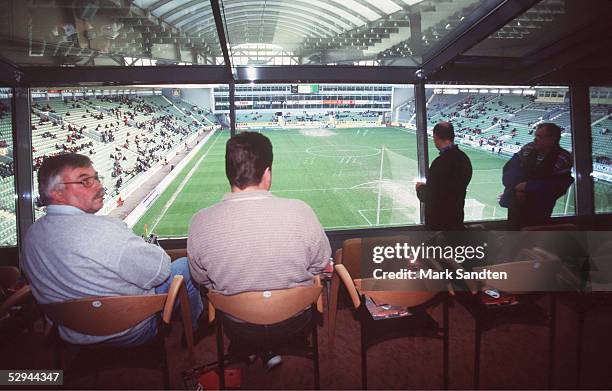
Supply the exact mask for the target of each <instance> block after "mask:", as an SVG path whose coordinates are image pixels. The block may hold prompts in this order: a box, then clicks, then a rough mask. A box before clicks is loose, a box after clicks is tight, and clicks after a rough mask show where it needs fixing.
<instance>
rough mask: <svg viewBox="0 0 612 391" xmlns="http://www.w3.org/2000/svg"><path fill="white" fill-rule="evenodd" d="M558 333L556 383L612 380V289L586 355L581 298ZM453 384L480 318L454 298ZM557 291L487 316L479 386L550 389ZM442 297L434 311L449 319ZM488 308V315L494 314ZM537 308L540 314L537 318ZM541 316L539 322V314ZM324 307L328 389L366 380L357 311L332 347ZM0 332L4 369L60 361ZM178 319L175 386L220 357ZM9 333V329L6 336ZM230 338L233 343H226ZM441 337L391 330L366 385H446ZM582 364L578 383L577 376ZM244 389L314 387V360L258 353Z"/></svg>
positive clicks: (602, 300) (154, 381)
mask: <svg viewBox="0 0 612 391" xmlns="http://www.w3.org/2000/svg"><path fill="white" fill-rule="evenodd" d="M555 297H556V302H555V303H556V311H555V317H554V319H555V327H554V332H555V338H554V343H553V349H554V354H553V356H552V357H553V363H552V370H553V372H552V376H551V378H552V380H553V383H552V385H551V387H552V388H556V389H576V388H583V389H610V388H612V371H610V368H611V367H612V365H611V364H612V359H611V358H610V355H609V351H611V350H612V338H611V337H610V333H611V331H612V300H611V297H612V296H609V295H608V296H604V297H599V299H598V300H597V305H593V306H590V307H588V310H587V311H586V316H585V317H584V319H585V320H584V323H583V325H584V328H583V333H582V334H583V337H582V339H581V341H582V354H581V355H580V356H578V355H577V349H578V346H577V344H578V334H579V329H580V327H579V325H580V322H579V321H578V320H579V316H578V313H577V312H576V308H578V307H577V306H576V303H577V301H576V300H575V299H574V298H568V297H567V295H555ZM449 303H450V305H449V388H452V389H471V388H474V358H475V356H474V355H475V350H474V347H475V319H474V317H473V316H472V314H471V312H470V311H468V310H467V309H466V308H467V307H466V306H465V305H463V304H462V303H461V300H458V299H457V298H452V299H451V300H450V301H449ZM550 304H551V295H542V296H541V297H539V298H537V299H536V300H535V305H536V306H537V307H535V309H536V312H537V313H536V315H538V316H539V318H538V319H536V320H539V321H540V323H542V324H540V325H537V324H531V323H532V322H531V321H532V320H533V319H529V317H527V316H526V315H525V314H518V315H517V316H514V318H513V317H511V316H507V314H504V313H503V312H500V313H499V314H495V315H493V316H490V317H489V321H490V322H491V323H500V324H499V325H497V326H496V327H494V328H492V329H488V330H487V329H485V331H483V334H482V338H481V349H480V354H481V356H480V357H481V363H480V376H479V382H480V388H484V389H543V388H548V387H549V385H548V378H549V377H548V369H549V348H550V347H549V345H550V343H549V342H550V339H549V336H550V334H549V333H550V330H551V329H550V316H549V309H550V308H551V307H550ZM442 314H443V311H442V306H441V305H440V306H438V307H436V308H435V309H433V311H432V313H431V315H432V318H433V319H435V320H436V321H437V322H438V323H439V324H440V325H442ZM489 315H490V314H489ZM538 316H536V318H537V317H538ZM536 323H537V322H536ZM327 324H328V322H327V314H325V315H324V317H323V321H322V325H321V327H319V349H320V350H319V352H320V362H321V387H322V388H323V389H359V388H361V369H360V331H359V330H360V329H359V323H358V321H357V320H356V317H355V315H354V311H352V310H351V309H350V308H348V307H347V306H346V305H342V303H341V305H340V306H339V309H338V313H337V326H336V336H335V348H334V350H333V352H330V351H329V349H328V348H329V337H328V333H327ZM40 329H41V327H40V325H38V326H37V329H35V330H34V332H18V331H15V330H8V329H7V330H5V331H3V334H4V335H3V336H4V337H5V338H3V343H2V350H3V352H2V354H1V355H0V357H1V359H0V360H1V364H2V368H3V369H9V368H11V369H12V368H22V369H50V368H53V367H54V365H53V363H54V360H53V357H54V356H53V352H52V348H51V346H49V345H48V344H46V342H45V338H44V336H43V335H42V334H41V332H40ZM180 329H181V327H180V320H175V321H173V325H172V330H171V333H170V335H169V337H168V338H167V340H166V348H167V351H168V360H169V367H170V385H171V388H172V389H183V388H185V382H184V380H183V376H182V373H183V371H185V370H188V369H190V368H194V367H196V366H199V365H202V364H204V363H208V362H213V361H215V360H216V344H215V336H214V332H212V328H211V334H210V335H208V336H206V337H205V338H204V339H203V340H202V341H201V342H200V343H199V344H198V345H197V346H196V360H195V362H192V361H190V360H189V358H188V357H187V352H186V349H184V348H182V347H181V345H180V339H181V331H180ZM9 334H10V335H9ZM226 346H227V344H226ZM442 348H443V343H442V339H440V338H436V339H434V338H425V337H407V338H399V339H392V340H389V341H385V342H381V343H379V344H377V345H374V346H372V347H371V348H370V349H369V350H368V383H369V384H368V386H369V388H372V389H439V388H443V379H444V378H443V354H442V352H443V349H442ZM579 366H580V368H581V370H580V383H578V382H577V376H578V367H579ZM238 367H239V368H240V370H241V384H242V388H244V389H309V388H312V387H313V385H314V383H313V365H312V361H311V360H309V359H306V358H302V357H289V356H284V357H283V364H282V365H281V366H279V367H277V368H275V369H273V370H271V371H267V370H266V369H265V368H263V366H262V364H261V362H260V361H257V362H255V363H253V364H250V365H247V364H241V365H239V366H238ZM75 387H77V388H87V389H89V388H123V389H136V388H140V389H151V388H162V387H163V378H162V374H161V372H160V371H155V370H146V369H129V370H128V369H119V370H113V371H104V372H102V373H99V374H97V375H95V376H93V375H92V376H86V377H83V378H81V379H78V381H77V382H76V383H75Z"/></svg>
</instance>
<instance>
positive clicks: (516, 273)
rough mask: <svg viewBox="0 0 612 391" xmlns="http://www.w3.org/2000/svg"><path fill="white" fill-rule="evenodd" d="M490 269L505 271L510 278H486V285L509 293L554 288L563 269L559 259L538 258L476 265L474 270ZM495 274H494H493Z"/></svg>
mask: <svg viewBox="0 0 612 391" xmlns="http://www.w3.org/2000/svg"><path fill="white" fill-rule="evenodd" d="M484 270H489V271H490V272H492V273H495V272H505V273H507V276H508V279H498V278H496V279H484V280H482V281H481V283H482V284H483V285H484V286H489V287H493V288H495V289H498V290H501V291H505V292H508V293H522V292H542V291H548V290H554V288H555V287H556V286H557V285H556V284H557V279H558V277H559V275H560V273H561V271H562V264H561V262H559V260H558V259H544V258H541V259H537V260H529V261H518V262H507V263H500V264H497V265H489V266H482V267H475V268H473V269H472V271H474V272H481V271H484ZM491 276H493V274H491Z"/></svg>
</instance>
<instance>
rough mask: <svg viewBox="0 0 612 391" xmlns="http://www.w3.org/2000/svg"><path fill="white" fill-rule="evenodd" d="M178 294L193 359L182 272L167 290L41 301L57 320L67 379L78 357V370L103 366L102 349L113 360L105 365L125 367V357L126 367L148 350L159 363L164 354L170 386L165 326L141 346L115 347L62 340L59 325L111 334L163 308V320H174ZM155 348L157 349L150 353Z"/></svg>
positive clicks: (59, 355)
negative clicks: (129, 294) (161, 292)
mask: <svg viewBox="0 0 612 391" xmlns="http://www.w3.org/2000/svg"><path fill="white" fill-rule="evenodd" d="M177 297H178V298H179V301H180V306H181V317H182V322H183V331H184V333H185V336H186V342H187V348H188V351H189V356H190V358H191V359H192V360H193V333H192V328H191V312H190V309H189V297H188V296H187V291H186V288H185V285H184V281H183V276H175V277H174V280H173V281H172V284H171V285H170V289H169V291H168V293H164V294H156V295H141V296H108V297H88V298H84V299H76V300H68V301H64V302H56V303H48V304H42V305H40V308H41V309H42V311H43V312H44V313H45V315H46V316H47V317H48V318H49V319H50V320H51V321H52V322H53V323H54V329H55V332H54V336H55V338H56V343H57V345H56V348H57V350H56V353H57V357H56V358H57V364H58V366H59V368H62V369H64V372H65V373H64V381H65V382H66V380H68V381H70V378H69V376H70V373H66V372H68V370H69V369H70V368H69V366H70V364H71V362H70V361H76V362H77V366H78V368H79V370H87V369H91V367H92V366H94V369H101V368H100V365H99V363H98V360H99V359H100V358H101V357H102V356H103V355H104V354H103V353H108V356H109V357H108V358H109V360H110V362H109V363H105V364H106V365H103V367H112V368H118V367H122V365H121V364H123V363H121V361H124V360H125V361H126V363H125V364H124V365H125V367H134V364H135V361H136V360H134V359H135V358H137V357H135V356H138V353H142V354H147V355H148V357H147V358H150V359H156V361H157V362H156V364H160V363H159V357H161V359H162V360H161V361H162V362H161V366H163V373H164V386H165V388H169V385H170V379H169V373H168V363H167V357H166V349H165V343H164V337H165V334H166V333H165V332H164V330H160V331H159V332H158V333H157V336H156V338H154V339H153V340H152V341H151V342H149V343H146V344H144V345H142V346H137V347H128V348H113V347H108V346H105V345H104V344H93V345H76V344H71V343H68V342H65V341H62V340H61V339H60V338H59V334H58V331H57V326H58V325H61V326H65V327H67V328H69V329H71V330H74V331H77V332H79V333H83V334H88V335H94V336H104V335H111V334H116V333H119V332H121V331H123V330H126V329H129V328H131V327H133V326H135V325H137V324H138V323H140V322H141V321H143V320H145V319H147V318H149V317H150V316H152V315H155V314H157V313H158V312H160V311H161V312H162V320H163V323H165V324H166V325H167V324H169V323H170V321H171V317H172V310H173V308H174V304H175V302H176V299H177ZM152 350H153V351H154V353H151V351H152ZM69 355H72V356H73V357H75V359H74V360H69V357H67V356H69ZM67 359H68V360H67ZM77 359H78V361H77ZM87 359H93V360H95V361H94V362H95V364H94V365H92V364H91V363H89V365H88V363H87V361H89V360H87ZM123 359H124V360H123ZM67 361H68V362H67ZM118 361H119V362H118ZM157 366H159V365H157ZM80 374H81V373H79V375H80Z"/></svg>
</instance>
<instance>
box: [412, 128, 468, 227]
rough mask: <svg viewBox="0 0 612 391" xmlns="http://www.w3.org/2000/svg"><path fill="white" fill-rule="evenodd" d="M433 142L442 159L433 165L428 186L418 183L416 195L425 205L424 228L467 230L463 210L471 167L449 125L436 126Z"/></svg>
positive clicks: (436, 160) (430, 169)
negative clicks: (456, 143)
mask: <svg viewBox="0 0 612 391" xmlns="http://www.w3.org/2000/svg"><path fill="white" fill-rule="evenodd" d="M433 140H434V144H435V145H436V148H438V150H439V151H440V156H438V157H437V158H436V159H435V160H434V161H433V162H432V163H431V167H430V168H429V175H428V176H427V184H425V183H423V182H417V184H416V192H417V196H418V197H419V200H421V202H423V203H424V204H425V226H426V227H427V229H430V230H457V229H464V226H463V207H464V204H465V193H466V189H467V186H468V184H469V183H470V180H471V179H472V164H471V163H470V159H469V158H468V157H467V155H466V154H465V153H463V152H462V151H461V150H459V147H458V146H457V145H455V144H454V140H455V131H454V129H453V125H452V124H451V123H450V122H440V123H439V124H437V125H436V126H434V128H433Z"/></svg>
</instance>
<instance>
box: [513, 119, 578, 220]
mask: <svg viewBox="0 0 612 391" xmlns="http://www.w3.org/2000/svg"><path fill="white" fill-rule="evenodd" d="M560 140H561V128H559V127H558V126H557V125H555V124H553V123H541V124H539V125H538V126H537V127H536V131H535V139H534V141H533V142H530V143H528V144H526V145H525V146H523V148H521V150H520V151H518V152H517V153H516V154H514V156H513V157H512V159H510V161H508V163H506V165H505V166H504V174H503V183H504V186H505V188H506V190H505V191H504V195H503V196H502V201H503V202H504V203H505V204H506V205H507V207H508V229H511V230H516V229H521V228H523V227H527V226H531V225H544V224H547V223H549V222H550V216H551V214H552V211H553V208H554V206H555V202H556V201H557V199H559V198H560V197H561V196H563V195H564V194H565V193H566V192H567V189H568V188H569V187H570V185H571V184H572V183H573V182H574V178H572V175H571V172H572V155H571V153H569V152H568V151H566V150H565V149H563V148H561V146H560V145H559V141H560ZM502 206H505V205H504V204H502Z"/></svg>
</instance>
